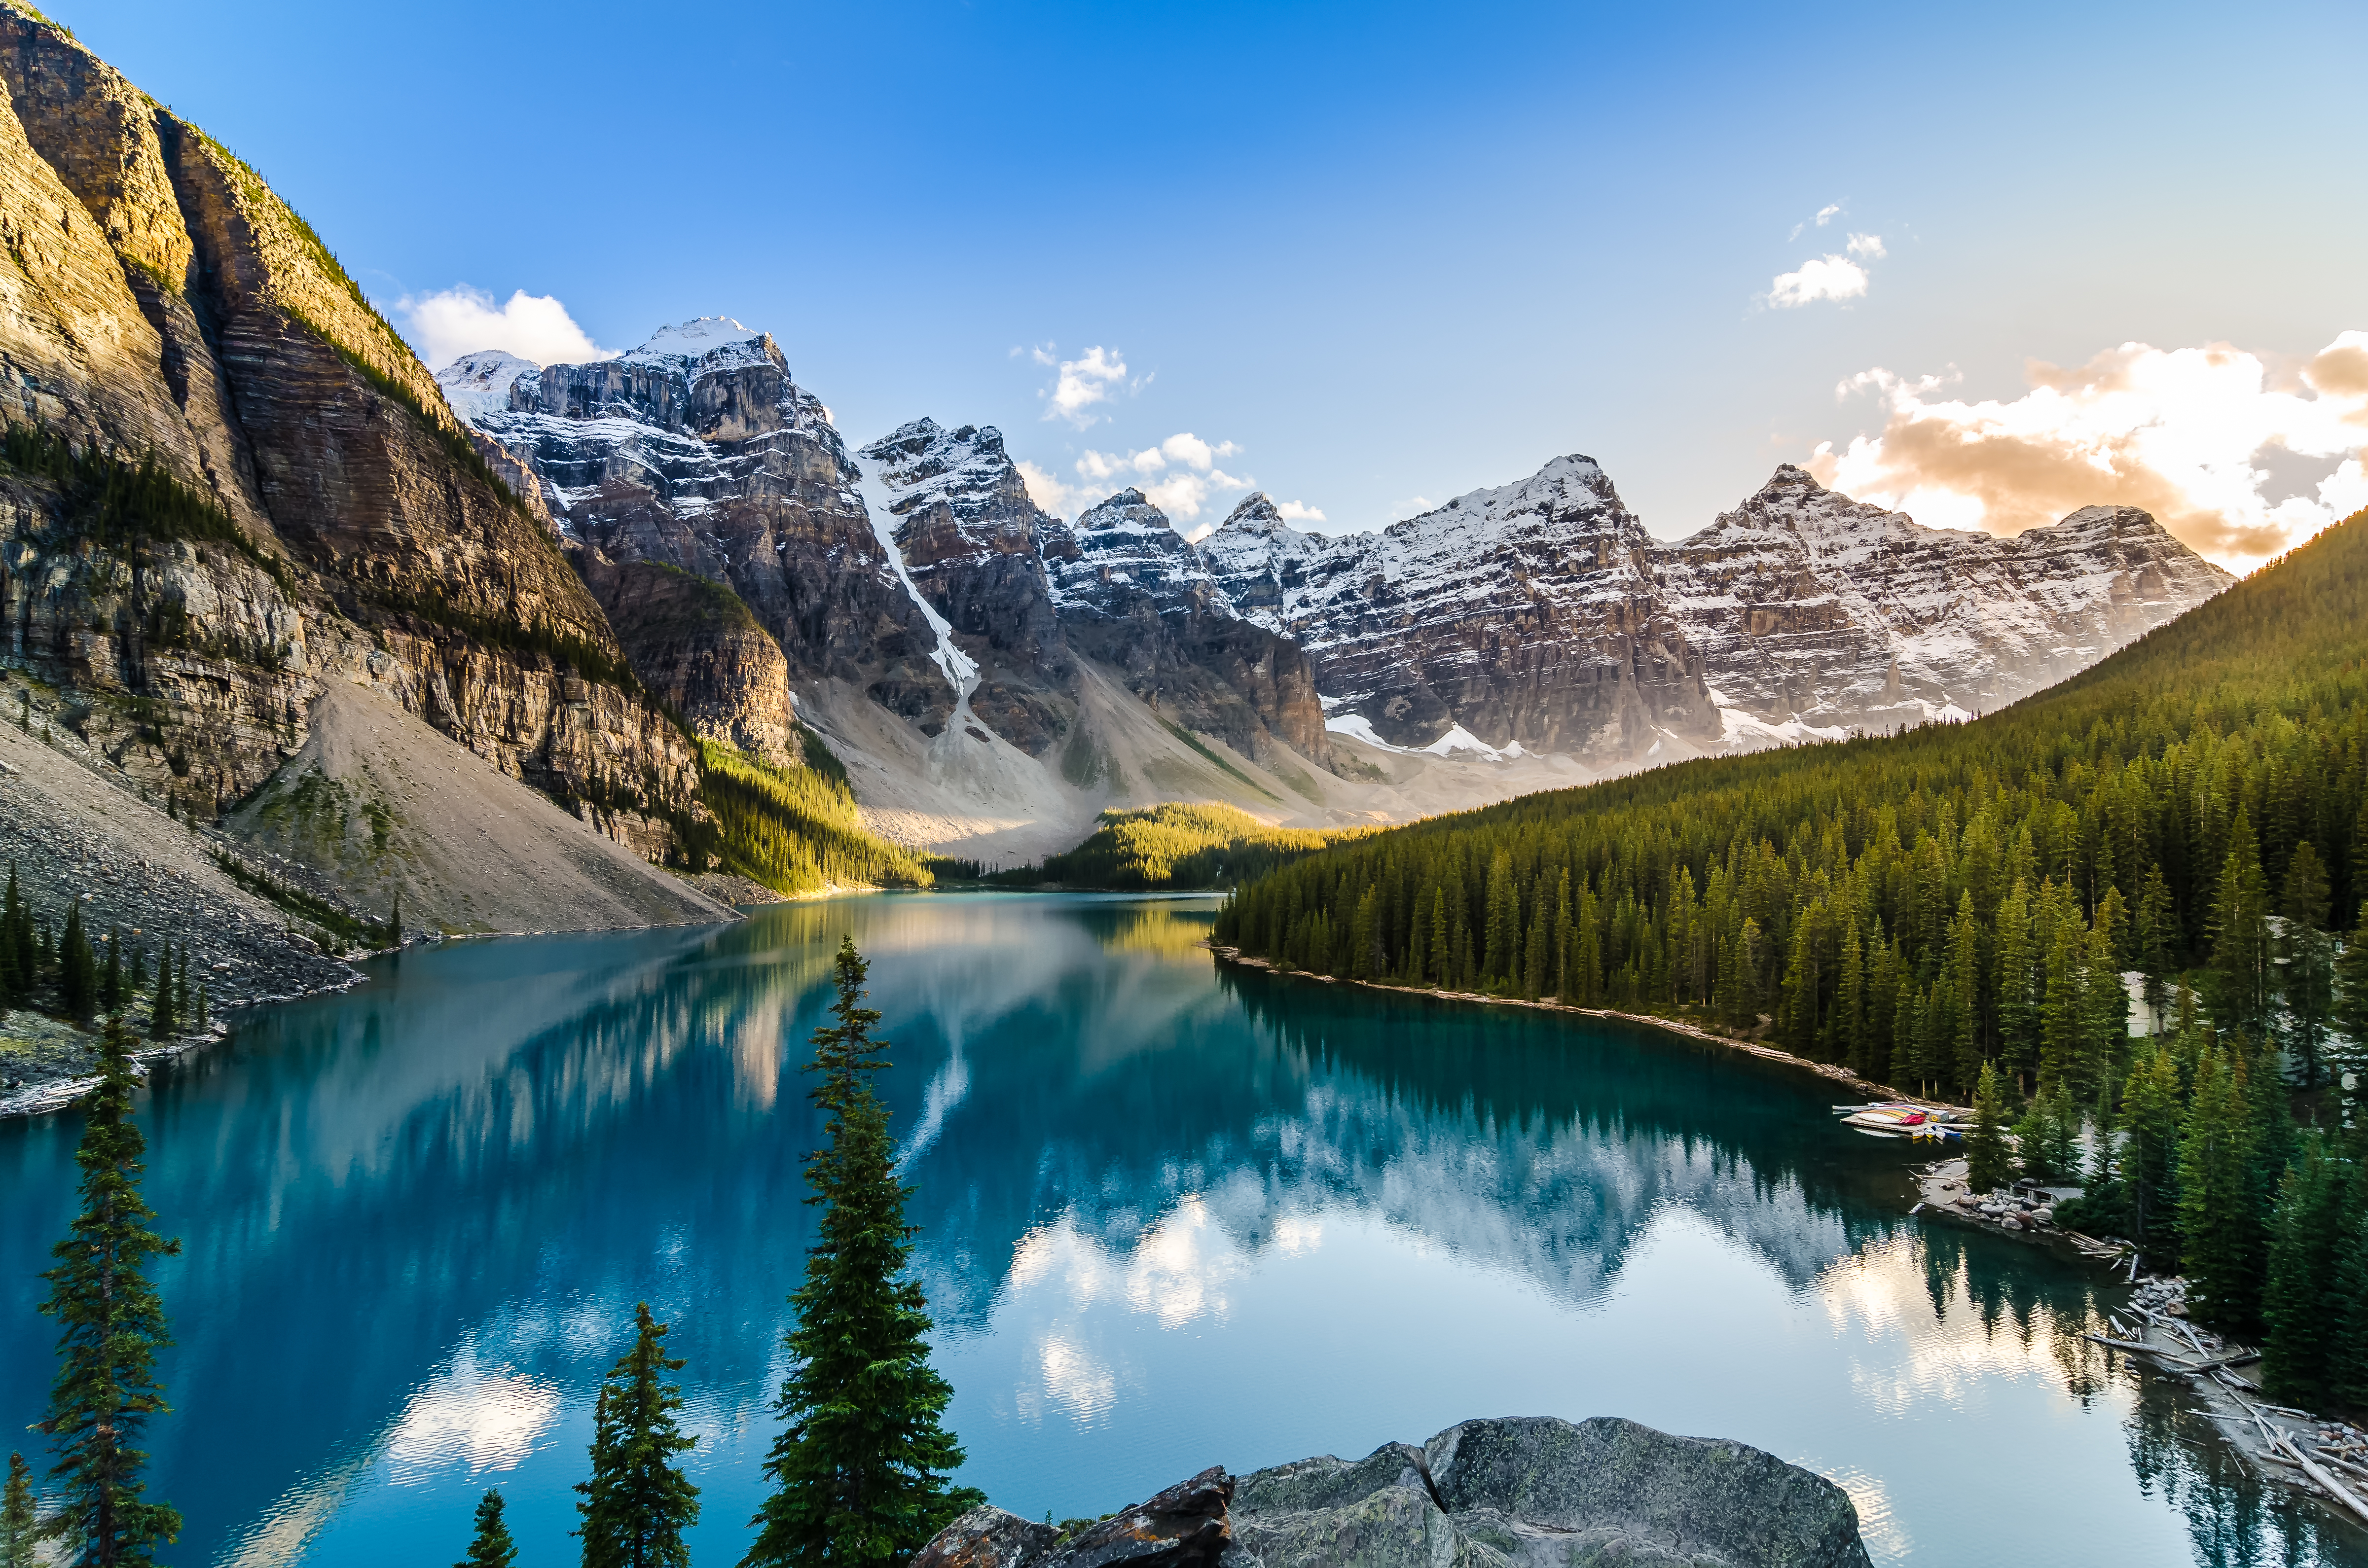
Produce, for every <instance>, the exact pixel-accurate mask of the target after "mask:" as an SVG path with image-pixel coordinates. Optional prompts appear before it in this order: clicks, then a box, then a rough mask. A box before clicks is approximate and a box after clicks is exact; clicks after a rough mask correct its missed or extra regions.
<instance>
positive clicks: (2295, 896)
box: [2278, 838, 2335, 1091]
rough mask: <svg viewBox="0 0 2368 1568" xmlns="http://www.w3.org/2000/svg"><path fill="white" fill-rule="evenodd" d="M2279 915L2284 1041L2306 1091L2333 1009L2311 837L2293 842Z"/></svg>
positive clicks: (2321, 886)
mask: <svg viewBox="0 0 2368 1568" xmlns="http://www.w3.org/2000/svg"><path fill="white" fill-rule="evenodd" d="M2279 913H2280V914H2282V915H2284V916H2285V930H2284V931H2283V934H2282V935H2281V936H2280V937H2279V940H2278V956H2279V957H2280V958H2282V959H2283V960H2285V962H2284V964H2283V973H2282V974H2281V975H2280V977H2279V982H2280V991H2281V994H2282V995H2283V1000H2284V1002H2285V1005H2286V1018H2285V1025H2286V1027H2285V1041H2286V1046H2287V1049H2289V1050H2290V1051H2293V1052H2294V1060H2295V1061H2296V1062H2300V1063H2301V1064H2302V1086H2303V1088H2304V1089H2305V1091H2308V1090H2311V1089H2315V1088H2317V1087H2318V1076H2319V1058H2320V1054H2321V1052H2322V1051H2323V1049H2324V1048H2325V1046H2326V1043H2327V1026H2328V1019H2329V1017H2330V1016H2331V1015H2332V1013H2333V1012H2334V1009H2335V944H2334V942H2333V941H2332V940H2331V939H2330V938H2329V937H2328V935H2327V933H2326V932H2325V931H2324V930H2322V929H2320V927H2322V926H2325V925H2326V924H2327V916H2328V888H2327V871H2326V869H2325V868H2324V867H2323V866H2322V865H2321V864H2320V861H2319V858H2318V851H2317V849H2316V848H2314V847H2313V846H2312V845H2311V842H2310V840H2309V839H2307V838H2305V839H2304V840H2303V841H2302V842H2301V843H2300V844H2297V845H2295V846H2294V858H2293V859H2292V860H2291V861H2289V862H2287V865H2286V884H2285V897H2284V900H2283V905H2282V907H2281V909H2280V911H2279Z"/></svg>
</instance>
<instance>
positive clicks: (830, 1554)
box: [744, 937, 985, 1568]
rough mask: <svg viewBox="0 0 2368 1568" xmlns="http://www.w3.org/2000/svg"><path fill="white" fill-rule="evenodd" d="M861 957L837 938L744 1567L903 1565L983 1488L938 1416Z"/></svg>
mask: <svg viewBox="0 0 2368 1568" xmlns="http://www.w3.org/2000/svg"><path fill="white" fill-rule="evenodd" d="M868 967H869V966H867V965H866V964H865V962H864V961H863V958H862V955H860V953H858V952H857V951H856V950H855V942H854V939H853V938H852V937H848V938H847V939H845V940H843V941H842V942H841V943H840V945H839V949H838V958H837V971H838V972H837V985H838V999H837V1001H836V1002H835V1003H833V1004H832V1006H831V1014H832V1016H833V1017H836V1018H837V1020H838V1021H837V1023H836V1024H835V1025H829V1026H825V1028H818V1029H816V1030H815V1031H814V1061H813V1062H812V1063H810V1064H809V1067H808V1071H810V1072H813V1073H815V1074H819V1075H820V1077H821V1082H820V1083H819V1084H817V1085H815V1086H814V1089H813V1090H812V1091H811V1097H812V1098H813V1100H814V1103H815V1104H816V1105H817V1106H819V1107H820V1108H822V1109H823V1111H824V1112H825V1114H826V1115H827V1116H828V1117H829V1118H830V1120H829V1122H828V1124H827V1126H826V1127H825V1138H826V1140H827V1142H826V1144H825V1147H824V1148H822V1149H820V1150H818V1151H816V1152H815V1153H813V1154H811V1155H809V1156H808V1157H807V1161H806V1182H807V1185H808V1186H810V1187H813V1188H814V1192H813V1195H812V1196H811V1197H809V1198H808V1199H806V1201H807V1202H809V1203H813V1204H816V1205H818V1206H820V1207H821V1209H822V1225H821V1234H820V1237H819V1239H818V1240H817V1241H816V1243H815V1244H814V1247H813V1248H812V1250H811V1251H810V1252H809V1253H808V1254H807V1258H806V1278H805V1282H804V1284H803V1285H801V1286H800V1287H799V1288H798V1290H797V1292H796V1293H795V1294H794V1295H792V1296H791V1298H790V1300H791V1304H792V1305H794V1306H795V1307H796V1309H797V1313H798V1324H797V1326H796V1327H795V1328H794V1329H792V1330H791V1332H790V1335H789V1351H790V1357H791V1363H792V1366H793V1369H792V1370H791V1373H790V1375H789V1377H788V1379H787V1380H786V1381H784V1382H783V1383H782V1385H781V1396H780V1403H779V1404H778V1406H777V1408H778V1409H779V1410H780V1414H781V1415H782V1417H783V1419H784V1420H785V1421H786V1422H787V1426H785V1427H784V1428H783V1430H782V1432H781V1435H780V1437H779V1438H778V1439H777V1440H776V1441H775V1442H774V1444H773V1448H772V1452H771V1453H770V1454H769V1455H768V1458H767V1459H766V1461H765V1474H766V1476H767V1477H768V1479H769V1480H770V1481H771V1482H772V1483H773V1486H774V1491H773V1493H772V1494H771V1495H770V1496H768V1498H767V1499H766V1500H765V1503H764V1506H763V1507H762V1508H761V1509H759V1510H758V1512H757V1517H756V1518H755V1520H753V1521H752V1522H753V1523H754V1524H755V1525H756V1526H757V1532H758V1533H757V1540H756V1544H755V1545H753V1546H752V1547H750V1548H749V1551H748V1555H747V1557H746V1559H744V1568H771V1565H774V1564H791V1563H795V1564H801V1565H806V1564H832V1565H837V1564H842V1563H844V1564H858V1563H890V1562H901V1561H903V1560H904V1559H905V1558H906V1557H909V1556H911V1555H912V1554H913V1553H914V1552H915V1551H918V1550H919V1549H920V1547H921V1546H922V1545H924V1544H925V1543H926V1542H927V1541H928V1540H929V1538H930V1537H931V1536H933V1535H935V1534H936V1533H937V1532H938V1531H939V1529H941V1528H944V1526H945V1525H946V1524H947V1522H948V1521H950V1520H951V1519H952V1518H953V1517H955V1516H956V1515H958V1514H960V1513H962V1511H963V1510H964V1509H966V1508H969V1507H971V1506H973V1505H975V1504H977V1503H980V1502H983V1501H985V1498H984V1496H983V1495H982V1494H979V1493H977V1492H975V1491H973V1490H972V1489H970V1488H967V1487H955V1486H952V1485H951V1484H950V1483H949V1480H948V1477H949V1474H950V1473H951V1471H953V1470H955V1469H956V1468H958V1467H959V1466H960V1465H961V1464H962V1446H961V1445H960V1443H958V1442H957V1441H956V1440H955V1437H954V1435H953V1434H952V1433H951V1432H949V1431H947V1430H946V1429H945V1428H944V1427H943V1426H941V1425H940V1424H939V1417H940V1416H941V1415H943V1414H944V1412H945V1407H946V1404H947V1402H948V1401H949V1400H951V1398H952V1397H953V1390H952V1389H951V1387H950V1386H949V1385H948V1384H947V1382H946V1381H945V1380H944V1379H943V1378H941V1377H939V1375H938V1373H937V1371H936V1369H933V1368H932V1367H931V1366H930V1365H929V1350H928V1338H927V1335H928V1329H929V1318H928V1312H927V1310H926V1309H927V1306H928V1303H927V1302H926V1301H924V1300H923V1298H922V1295H921V1288H920V1287H919V1286H918V1285H917V1284H916V1283H914V1282H912V1281H910V1280H908V1279H905V1278H901V1276H902V1275H903V1273H904V1271H905V1262H906V1260H907V1258H908V1257H909V1256H911V1252H912V1234H913V1233H912V1230H911V1228H910V1227H909V1226H907V1225H906V1224H905V1198H906V1196H907V1193H906V1188H905V1185H904V1184H903V1183H902V1182H900V1181H898V1180H897V1179H896V1175H895V1170H894V1145H893V1143H892V1142H891V1140H890V1138H889V1135H888V1112H887V1109H886V1108H885V1107H883V1106H882V1104H881V1103H880V1100H879V1097H878V1096H875V1095H874V1094H873V1093H872V1092H871V1087H870V1085H868V1084H866V1083H865V1082H864V1078H863V1075H864V1074H867V1073H873V1072H877V1071H879V1070H880V1069H881V1068H882V1067H883V1066H885V1065H886V1062H884V1061H882V1060H881V1059H880V1053H881V1052H882V1051H884V1050H885V1049H886V1048H887V1042H885V1041H884V1040H873V1039H872V1038H871V1027H872V1026H873V1025H874V1024H876V1023H878V1022H879V1021H880V1015H879V1013H878V1012H877V1011H875V1010H874V1009H872V1008H870V1007H866V1006H863V1005H862V1000H863V981H864V976H865V973H866V971H867V969H868Z"/></svg>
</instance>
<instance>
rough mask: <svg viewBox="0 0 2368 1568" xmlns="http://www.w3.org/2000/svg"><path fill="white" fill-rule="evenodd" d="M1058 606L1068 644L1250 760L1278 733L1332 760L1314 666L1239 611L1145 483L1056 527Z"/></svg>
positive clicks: (1047, 538) (1047, 544)
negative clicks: (1149, 495)
mask: <svg viewBox="0 0 2368 1568" xmlns="http://www.w3.org/2000/svg"><path fill="white" fill-rule="evenodd" d="M1043 538H1044V543H1043V554H1044V566H1045V571H1046V574H1047V575H1048V576H1049V577H1050V578H1051V581H1052V585H1053V613H1054V615H1055V617H1056V619H1058V620H1059V622H1060V626H1061V631H1062V634H1063V636H1064V637H1065V638H1066V639H1067V641H1068V643H1069V646H1070V647H1072V648H1074V649H1076V651H1078V652H1079V653H1084V654H1085V655H1086V656H1087V657H1088V658H1092V659H1097V660H1099V661H1100V662H1101V663H1102V664H1104V665H1108V666H1110V668H1111V669H1113V670H1116V671H1118V672H1120V674H1121V676H1122V678H1123V679H1124V681H1125V683H1126V685H1127V687H1128V689H1129V690H1131V691H1133V693H1134V694H1135V695H1136V696H1138V697H1141V698H1143V699H1144V700H1146V701H1147V702H1149V703H1150V704H1151V705H1152V706H1153V707H1154V708H1156V709H1157V710H1159V711H1160V712H1162V713H1165V714H1167V715H1168V716H1169V717H1170V718H1171V719H1172V720H1173V721H1174V722H1177V723H1180V724H1183V725H1185V726H1187V727H1188V728H1190V729H1193V730H1197V731H1200V732H1201V733H1206V734H1214V735H1222V736H1223V737H1224V740H1225V744H1228V745H1230V746H1232V747H1233V748H1234V749H1235V751H1237V752H1239V753H1241V754H1242V755H1243V756H1247V757H1251V758H1254V759H1256V760H1258V761H1260V762H1266V761H1269V760H1274V761H1278V762H1280V761H1282V760H1283V759H1282V758H1281V756H1279V754H1278V750H1277V744H1276V743H1277V742H1278V740H1279V741H1280V742H1281V744H1284V745H1287V746H1289V747H1291V748H1292V750H1295V751H1296V752H1298V753H1299V754H1300V755H1301V756H1305V757H1308V758H1310V759H1311V760H1313V761H1315V762H1317V763H1321V764H1326V765H1328V764H1329V761H1330V751H1329V748H1328V746H1327V745H1326V741H1325V730H1324V708H1323V703H1322V700H1321V699H1319V698H1318V697H1317V696H1316V691H1315V667H1314V666H1313V665H1311V664H1310V663H1309V662H1308V659H1307V655H1306V654H1305V653H1303V652H1301V650H1300V649H1299V647H1298V645H1297V644H1295V643H1293V642H1290V641H1289V640H1288V639H1285V638H1282V637H1280V636H1277V635H1276V634H1275V633H1274V632H1272V631H1269V630H1268V629H1267V628H1265V627H1262V626H1259V625H1258V624H1257V623H1256V622H1254V621H1249V620H1245V619H1242V617H1241V616H1240V615H1238V614H1236V613H1235V609H1234V607H1233V605H1232V603H1231V602H1230V601H1229V600H1228V599H1227V598H1226V597H1225V594H1224V590H1223V589H1222V588H1220V587H1219V586H1218V585H1217V581H1216V578H1215V577H1214V576H1213V575H1212V574H1211V573H1210V571H1209V568H1208V563H1207V562H1205V561H1204V560H1203V559H1202V557H1201V552H1200V551H1198V550H1195V549H1194V548H1193V547H1192V546H1191V545H1190V544H1189V543H1187V542H1186V541H1185V540H1184V537H1183V536H1182V535H1181V534H1178V532H1177V531H1176V529H1175V528H1174V527H1173V526H1172V525H1170V524H1169V522H1168V520H1167V515H1166V514H1165V513H1163V512H1161V511H1160V510H1159V508H1158V507H1156V506H1153V505H1152V504H1151V503H1150V502H1149V501H1147V500H1145V499H1144V496H1143V493H1142V492H1140V491H1138V490H1131V489H1130V490H1121V491H1120V492H1119V493H1118V494H1115V495H1113V496H1111V497H1110V499H1108V500H1106V501H1104V502H1102V503H1101V504H1100V505H1099V506H1092V507H1088V508H1087V510H1086V511H1085V512H1083V513H1081V514H1079V516H1078V517H1077V520H1076V523H1074V524H1063V523H1059V522H1057V521H1056V522H1054V523H1053V526H1052V527H1051V528H1048V529H1046V530H1045V532H1044V536H1043Z"/></svg>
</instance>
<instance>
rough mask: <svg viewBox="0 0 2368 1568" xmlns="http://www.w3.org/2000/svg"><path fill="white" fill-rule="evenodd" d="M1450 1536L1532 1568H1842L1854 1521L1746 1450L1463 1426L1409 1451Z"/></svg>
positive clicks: (1838, 1499) (1805, 1480) (1663, 1437)
mask: <svg viewBox="0 0 2368 1568" xmlns="http://www.w3.org/2000/svg"><path fill="white" fill-rule="evenodd" d="M1423 1452H1424V1455H1425V1457H1426V1459H1427V1460H1428V1461H1429V1473H1430V1479H1431V1487H1432V1490H1433V1493H1434V1494H1436V1496H1437V1497H1438V1499H1439V1501H1440V1506H1443V1507H1444V1508H1445V1509H1446V1510H1447V1511H1448V1514H1449V1515H1450V1517H1452V1518H1453V1519H1454V1520H1455V1522H1456V1524H1457V1526H1458V1527H1459V1528H1461V1529H1463V1532H1464V1533H1465V1534H1467V1535H1469V1536H1471V1537H1473V1538H1474V1540H1479V1541H1481V1542H1482V1543H1484V1544H1486V1545H1488V1546H1492V1547H1495V1548H1496V1549H1497V1551H1500V1552H1502V1553H1503V1554H1504V1555H1505V1556H1506V1557H1507V1558H1508V1559H1509V1560H1511V1561H1514V1562H1521V1563H1528V1564H1535V1565H1537V1568H1546V1565H1547V1564H1554V1565H1555V1568H1560V1565H1561V1564H1564V1563H1573V1564H1576V1563H1582V1562H1598V1561H1601V1562H1623V1561H1624V1562H1686V1563H1695V1564H1704V1565H1707V1564H1711V1563H1719V1564H1728V1565H1732V1568H1845V1565H1855V1564H1861V1563H1864V1562H1866V1561H1867V1556H1866V1549H1865V1547H1864V1546H1863V1545H1862V1544H1861V1542H1860V1540H1859V1533H1858V1510H1857V1508H1856V1507H1855V1506H1852V1504H1851V1503H1850V1494H1848V1493H1846V1492H1844V1491H1843V1490H1842V1489H1841V1488H1840V1487H1839V1486H1837V1485H1835V1484H1834V1483H1832V1482H1830V1481H1827V1480H1826V1479H1825V1478H1824V1477H1823V1476H1820V1475H1816V1474H1814V1473H1812V1472H1811V1471H1805V1470H1803V1469H1801V1468H1800V1467H1799V1466H1798V1465H1792V1464H1787V1463H1785V1462H1784V1461H1783V1460H1780V1459H1778V1458H1777V1457H1776V1456H1775V1455H1773V1454H1771V1453H1768V1452H1766V1451H1765V1450H1763V1449H1755V1448H1751V1447H1749V1446H1748V1445H1747V1444H1743V1443H1737V1442H1733V1441H1729V1440H1727V1439H1725V1438H1716V1437H1671V1436H1669V1435H1668V1433H1666V1432H1658V1431H1656V1430H1654V1429H1653V1428H1652V1427H1650V1426H1640V1425H1638V1424H1637V1423H1635V1422H1634V1421H1625V1420H1622V1419H1620V1418H1619V1417H1617V1416H1597V1417H1595V1418H1593V1419H1591V1420H1588V1421H1582V1422H1577V1423H1572V1422H1568V1421H1558V1420H1554V1419H1553V1418H1552V1417H1547V1416H1530V1417H1524V1418H1516V1419H1511V1420H1498V1421H1466V1422H1463V1423H1462V1424H1461V1425H1458V1426H1451V1427H1449V1428H1448V1429H1447V1430H1446V1431H1444V1432H1441V1433H1440V1435H1439V1436H1437V1437H1433V1438H1432V1439H1431V1440H1430V1441H1429V1442H1428V1443H1426V1444H1425V1445H1423Z"/></svg>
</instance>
